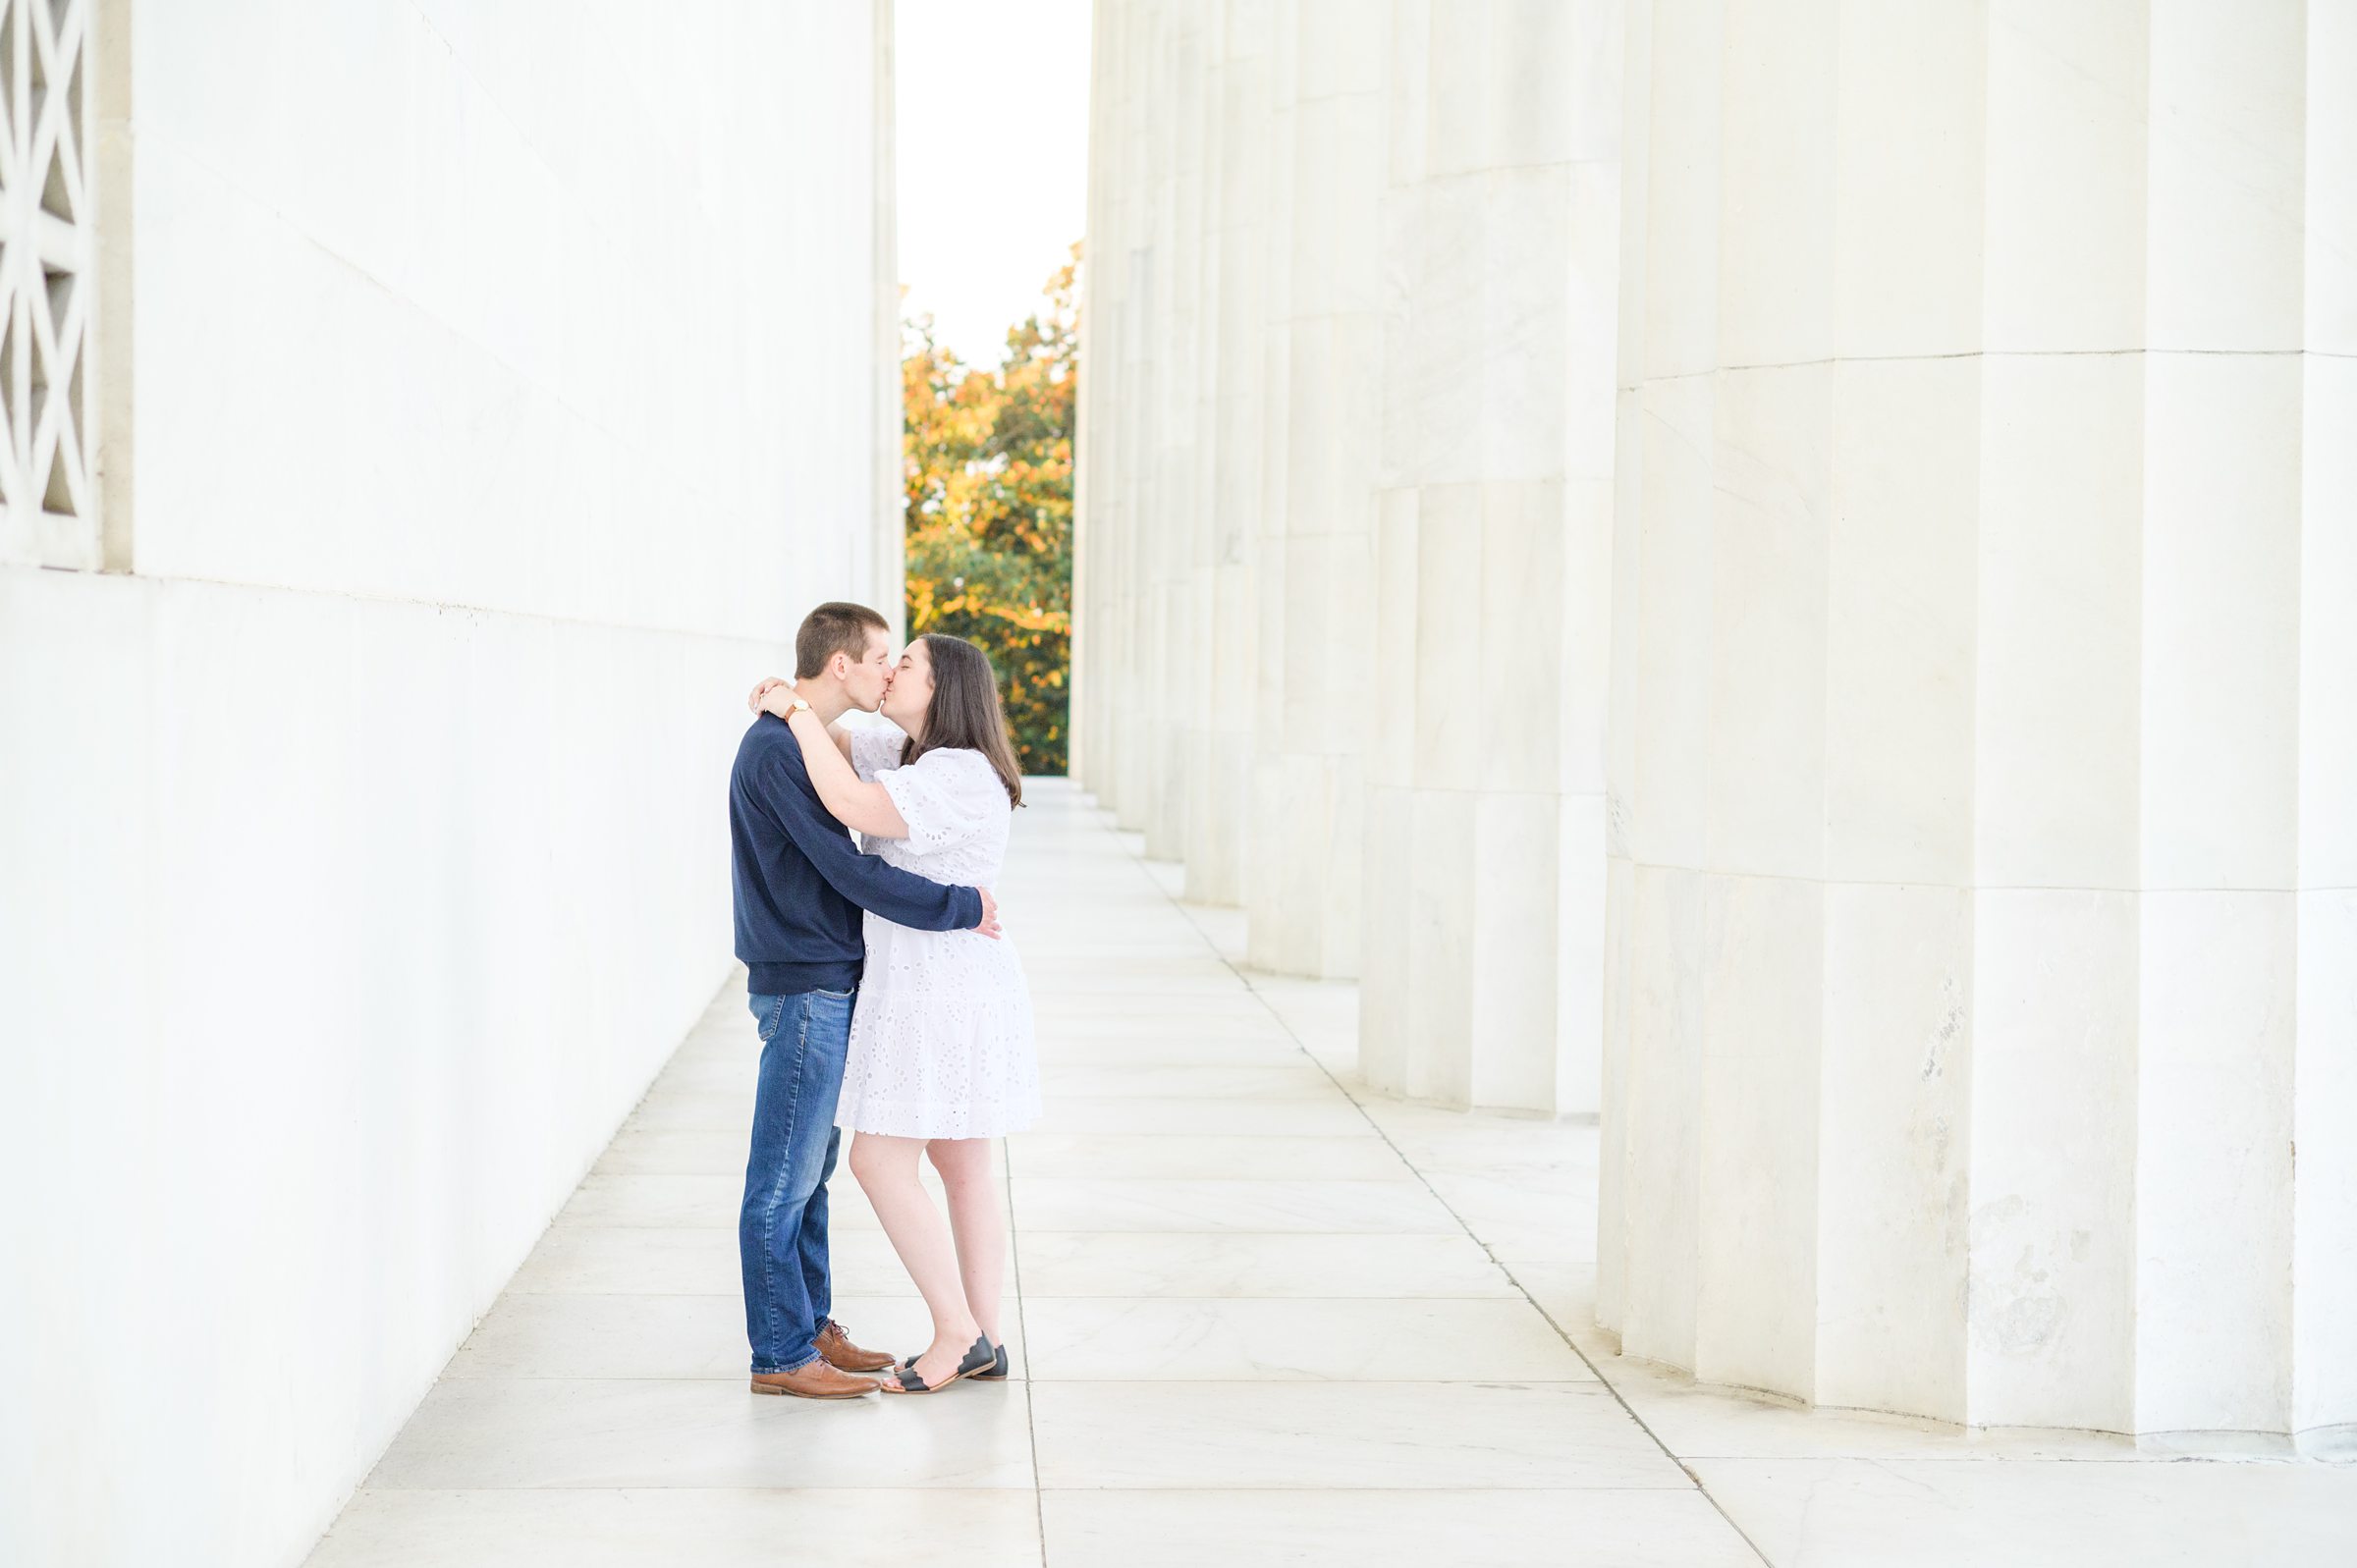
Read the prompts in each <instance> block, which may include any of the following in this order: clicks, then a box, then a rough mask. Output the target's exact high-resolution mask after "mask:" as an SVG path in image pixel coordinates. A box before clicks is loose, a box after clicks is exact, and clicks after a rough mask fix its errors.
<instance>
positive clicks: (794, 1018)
mask: <svg viewBox="0 0 2357 1568" xmlns="http://www.w3.org/2000/svg"><path fill="white" fill-rule="evenodd" d="M855 995H856V993H854V992H848V991H847V992H833V991H804V992H800V993H797V994H796V995H794V996H791V997H761V996H756V997H752V998H750V999H749V1000H750V1003H751V1006H752V1009H753V1017H754V1018H755V1019H756V1020H758V1021H759V1023H760V1026H761V1083H760V1088H759V1089H758V1091H756V1093H755V1095H754V1097H753V1151H752V1156H751V1158H750V1159H748V1160H747V1161H746V1162H745V1165H744V1204H743V1206H742V1207H741V1208H740V1210H739V1211H738V1214H737V1254H738V1261H739V1263H740V1265H741V1266H742V1268H743V1271H744V1331H745V1336H746V1337H747V1338H749V1339H750V1340H751V1341H752V1345H753V1371H755V1372H793V1371H795V1369H797V1368H800V1367H806V1366H808V1365H809V1364H810V1363H811V1362H813V1361H815V1360H817V1359H818V1332H819V1330H820V1329H821V1328H823V1327H825V1326H826V1323H827V1313H828V1310H829V1309H830V1308H831V1307H832V1306H833V1305H834V1302H833V1292H832V1290H831V1289H830V1287H829V1284H828V1279H827V1178H828V1177H829V1176H831V1175H833V1174H834V1173H835V1147H836V1142H837V1134H836V1131H835V1102H836V1100H837V1098H838V1097H840V1096H841V1095H842V1093H843V1058H844V1056H845V1054H847V1053H849V1052H850V1046H851V999H852V997H853V996H855Z"/></svg>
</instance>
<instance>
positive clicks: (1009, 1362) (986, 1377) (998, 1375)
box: [901, 1344, 1014, 1382]
mask: <svg viewBox="0 0 2357 1568" xmlns="http://www.w3.org/2000/svg"><path fill="white" fill-rule="evenodd" d="M991 1351H992V1355H991V1362H990V1366H989V1367H988V1368H987V1369H985V1370H983V1371H981V1372H969V1373H967V1374H966V1375H965V1376H966V1377H967V1378H968V1379H971V1380H972V1381H974V1382H1005V1381H1006V1380H1007V1377H1008V1374H1010V1373H1012V1372H1014V1358H1013V1357H1012V1356H1010V1355H1008V1354H1007V1347H1006V1346H1005V1345H1003V1344H999V1345H993V1346H991ZM901 1365H902V1366H904V1367H913V1366H915V1365H916V1358H915V1357H914V1356H909V1357H906V1358H905V1359H904V1360H903V1361H902V1362H901Z"/></svg>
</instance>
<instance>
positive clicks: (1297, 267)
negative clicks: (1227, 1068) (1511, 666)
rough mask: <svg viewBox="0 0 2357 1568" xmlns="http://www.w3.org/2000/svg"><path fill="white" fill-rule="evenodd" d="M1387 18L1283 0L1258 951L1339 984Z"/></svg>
mask: <svg viewBox="0 0 2357 1568" xmlns="http://www.w3.org/2000/svg"><path fill="white" fill-rule="evenodd" d="M1388 20H1389V17H1388V13H1387V12H1385V11H1384V10H1382V9H1381V8H1370V7H1367V6H1364V5H1353V4H1349V3H1346V0H1299V3H1297V4H1295V3H1290V0H1288V4H1286V5H1285V6H1284V7H1283V9H1282V12H1281V14H1280V18H1279V23H1280V32H1281V38H1282V42H1281V61H1280V66H1279V69H1280V71H1281V72H1282V73H1283V83H1284V84H1283V86H1282V88H1281V89H1280V103H1281V107H1280V110H1279V114H1280V117H1281V121H1282V124H1281V127H1280V129H1279V134H1278V135H1277V136H1275V137H1274V138H1273V147H1274V149H1275V156H1276V158H1277V159H1279V160H1280V161H1281V165H1282V168H1281V172H1280V175H1279V179H1280V181H1281V191H1280V194H1279V197H1278V199H1277V200H1276V202H1275V203H1274V205H1273V206H1272V209H1271V217H1270V221H1269V226H1268V227H1269V235H1270V248H1269V252H1268V254H1269V258H1270V259H1269V261H1268V267H1269V273H1270V277H1271V283H1270V286H1269V290H1268V298H1267V301H1266V304H1267V309H1266V311H1265V316H1264V319H1265V323H1266V330H1265V334H1264V341H1265V344H1266V362H1265V364H1264V367H1263V373H1264V380H1265V397H1266V399H1267V404H1266V406H1267V408H1268V410H1269V414H1268V426H1269V429H1270V431H1271V437H1270V444H1269V447H1268V451H1267V457H1266V459H1265V461H1266V463H1267V467H1266V470H1265V472H1266V478H1265V482H1264V486H1263V491H1262V494H1263V497H1264V501H1263V506H1262V519H1263V527H1262V532H1261V536H1260V545H1259V551H1258V581H1259V585H1260V594H1261V617H1260V625H1261V628H1262V629H1261V639H1260V647H1259V650H1258V657H1259V662H1260V672H1261V680H1262V688H1261V689H1262V697H1261V702H1260V707H1259V712H1258V714H1257V725H1256V744H1255V747H1254V765H1253V766H1254V775H1253V781H1252V823H1253V828H1254V832H1253V835H1252V837H1251V848H1250V864H1249V867H1248V868H1247V878H1246V889H1247V897H1246V904H1245V907H1246V909H1247V911H1248V913H1249V915H1250V923H1249V933H1250V935H1249V946H1248V949H1247V951H1248V955H1249V957H1250V959H1251V962H1252V963H1253V964H1254V965H1255V966H1256V967H1259V968H1263V969H1270V970H1275V971H1278V972H1281V973H1287V974H1299V975H1310V976H1316V977H1320V978H1329V979H1331V978H1346V977H1349V976H1352V975H1355V974H1356V973H1357V971H1358V958H1359V919H1358V910H1359V898H1360V893H1361V888H1360V883H1361V878H1362V872H1361V864H1362V858H1361V839H1362V838H1363V835H1364V831H1365V830H1364V816H1363V811H1362V800H1363V796H1364V781H1363V775H1362V768H1361V756H1362V754H1363V752H1364V749H1365V743H1366V737H1367V735H1368V733H1369V732H1370V730H1371V729H1372V728H1373V727H1372V721H1371V714H1372V708H1373V702H1374V696H1375V671H1374V653H1375V635H1374V629H1375V628H1374V614H1373V607H1374V581H1375V577H1374V518H1375V490H1374V482H1375V475H1376V468H1377V461H1378V459H1377V448H1378V439H1379V435H1380V430H1381V418H1382V398H1381V390H1382V347H1383V324H1382V316H1381V308H1382V277H1381V266H1380V263H1381V253H1382V252H1381V227H1380V216H1381V203H1382V195H1383V187H1384V168H1385V162H1386V158H1385V136H1384V119H1383V109H1384V68H1385V48H1384V45H1385V39H1386V32H1385V27H1384V24H1385V23H1386V22H1388Z"/></svg>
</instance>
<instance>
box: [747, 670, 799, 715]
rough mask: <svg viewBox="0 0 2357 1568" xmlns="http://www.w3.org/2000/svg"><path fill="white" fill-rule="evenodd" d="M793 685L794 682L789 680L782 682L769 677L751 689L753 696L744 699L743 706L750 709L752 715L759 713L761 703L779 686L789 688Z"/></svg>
mask: <svg viewBox="0 0 2357 1568" xmlns="http://www.w3.org/2000/svg"><path fill="white" fill-rule="evenodd" d="M793 684H794V682H793V681H791V680H782V679H780V678H779V677H778V676H770V677H769V678H768V679H766V680H764V681H762V682H761V683H760V684H759V685H757V686H755V687H754V688H753V694H752V695H751V696H749V697H747V698H745V699H744V705H745V706H746V707H747V708H749V709H751V710H752V711H753V712H754V713H759V712H760V711H761V704H762V702H763V701H764V699H766V698H767V697H768V696H769V694H770V693H771V692H772V691H774V690H776V689H777V688H778V687H780V686H791V685H793Z"/></svg>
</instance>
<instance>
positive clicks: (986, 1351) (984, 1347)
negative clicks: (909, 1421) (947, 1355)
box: [876, 1334, 999, 1394]
mask: <svg viewBox="0 0 2357 1568" xmlns="http://www.w3.org/2000/svg"><path fill="white" fill-rule="evenodd" d="M998 1354H999V1353H998V1351H997V1350H995V1349H994V1348H993V1347H992V1345H991V1343H990V1336H989V1335H988V1334H983V1335H981V1336H979V1337H977V1338H976V1339H975V1340H974V1342H973V1345H972V1347H971V1348H970V1349H968V1350H967V1351H966V1353H965V1359H964V1360H962V1361H960V1362H959V1363H958V1370H957V1371H956V1372H953V1373H951V1374H950V1375H949V1376H948V1377H947V1378H944V1379H941V1381H939V1382H933V1383H929V1382H927V1381H925V1379H922V1378H920V1377H918V1376H917V1375H916V1361H915V1359H914V1358H911V1359H910V1360H909V1361H908V1362H907V1363H906V1365H904V1366H899V1367H895V1368H893V1369H892V1377H893V1380H892V1381H891V1382H879V1383H877V1384H876V1386H877V1387H879V1388H881V1389H883V1390H884V1391H885V1392H886V1393H888V1394H934V1393H939V1392H941V1390H942V1389H944V1388H947V1387H948V1386H949V1385H950V1384H952V1383H954V1382H956V1381H957V1380H958V1379H960V1378H971V1377H973V1376H974V1375H975V1374H977V1373H980V1372H984V1371H987V1370H989V1369H990V1368H992V1367H995V1366H996V1365H997V1364H998Z"/></svg>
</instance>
